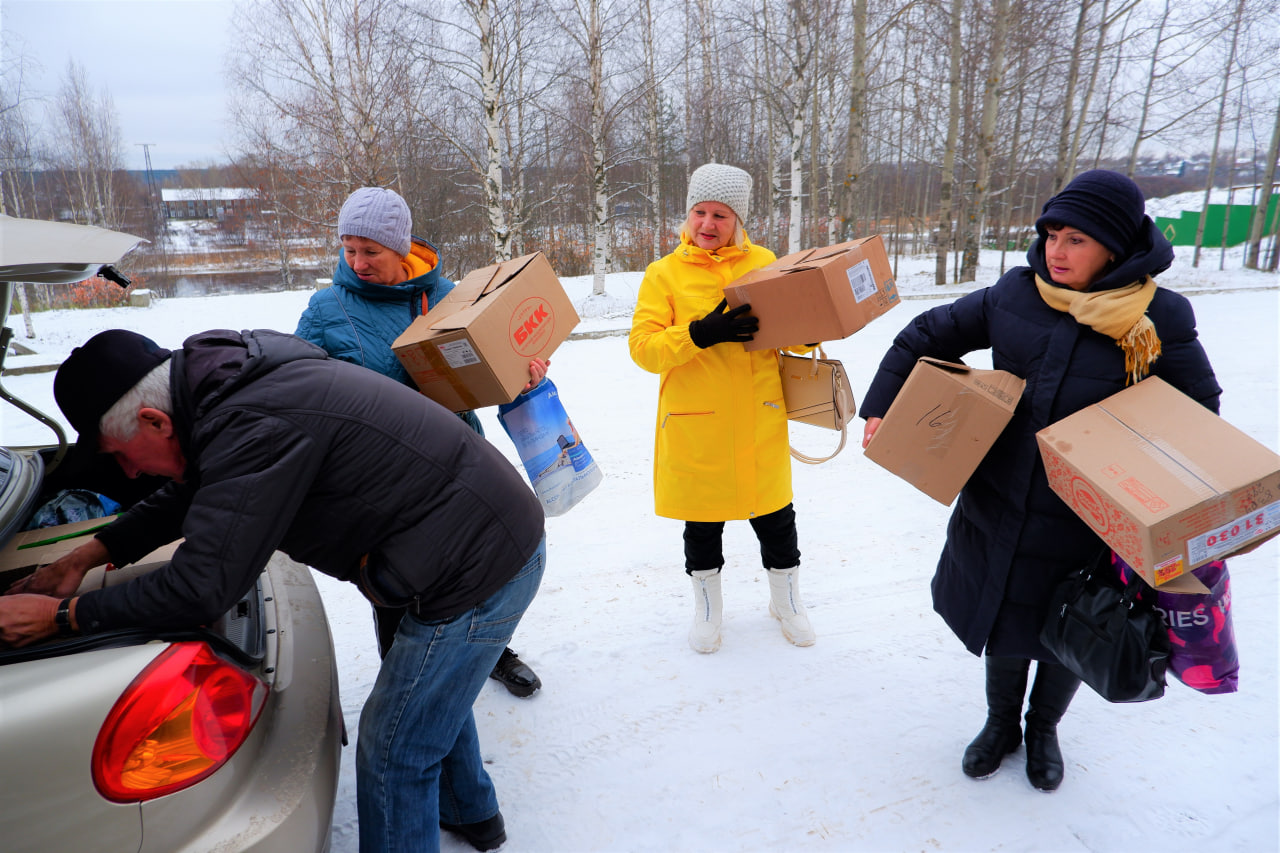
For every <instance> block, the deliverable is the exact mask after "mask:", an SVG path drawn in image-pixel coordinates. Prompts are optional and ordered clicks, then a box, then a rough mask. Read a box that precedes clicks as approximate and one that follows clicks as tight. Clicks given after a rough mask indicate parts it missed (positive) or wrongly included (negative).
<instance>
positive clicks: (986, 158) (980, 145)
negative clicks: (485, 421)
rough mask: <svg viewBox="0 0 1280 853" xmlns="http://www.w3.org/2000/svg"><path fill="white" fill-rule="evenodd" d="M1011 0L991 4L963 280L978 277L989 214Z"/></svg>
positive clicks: (961, 278)
mask: <svg viewBox="0 0 1280 853" xmlns="http://www.w3.org/2000/svg"><path fill="white" fill-rule="evenodd" d="M1009 2H1010V0H993V2H992V4H991V53H990V57H989V59H988V60H987V62H988V65H987V74H986V77H985V79H984V81H983V87H982V118H981V119H980V121H979V126H978V140H977V158H976V162H975V163H974V178H973V199H972V201H971V203H970V205H969V223H968V228H967V229H966V234H965V243H964V260H963V262H962V263H961V266H960V280H961V281H973V280H974V278H976V277H977V271H978V253H979V249H980V246H981V241H982V230H983V227H984V220H985V219H986V214H987V193H988V189H989V187H988V181H989V179H990V174H991V154H992V149H993V148H994V146H995V136H996V116H997V113H998V112H999V109H1000V86H1001V83H1002V82H1003V80H1004V47H1005V41H1006V39H1007V38H1008V34H1009Z"/></svg>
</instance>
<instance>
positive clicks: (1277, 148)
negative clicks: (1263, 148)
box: [1244, 102, 1280, 270]
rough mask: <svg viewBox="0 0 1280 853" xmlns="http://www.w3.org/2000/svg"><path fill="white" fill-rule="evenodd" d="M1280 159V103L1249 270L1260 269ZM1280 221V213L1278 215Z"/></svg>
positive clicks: (1255, 212) (1247, 262)
mask: <svg viewBox="0 0 1280 853" xmlns="http://www.w3.org/2000/svg"><path fill="white" fill-rule="evenodd" d="M1277 159H1280V102H1277V104H1276V120H1275V124H1274V126H1273V127H1272V128H1271V144H1270V145H1268V146H1267V153H1266V163H1267V165H1266V167H1265V169H1264V170H1263V173H1262V183H1261V186H1260V187H1259V192H1258V198H1257V200H1256V202H1255V204H1254V208H1253V220H1252V221H1251V222H1250V223H1249V245H1248V249H1247V251H1246V254H1245V262H1244V265H1245V266H1246V267H1248V268H1249V269H1254V270H1256V269H1258V254H1259V252H1260V250H1261V248H1262V232H1263V231H1265V230H1266V224H1267V209H1268V208H1269V207H1270V205H1271V192H1272V189H1273V188H1274V186H1275V180H1276V160H1277ZM1276 219H1277V220H1280V212H1278V213H1277V214H1276Z"/></svg>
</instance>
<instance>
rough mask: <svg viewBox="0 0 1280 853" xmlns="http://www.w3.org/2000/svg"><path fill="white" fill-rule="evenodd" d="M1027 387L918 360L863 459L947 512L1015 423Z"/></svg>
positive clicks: (1003, 376)
mask: <svg viewBox="0 0 1280 853" xmlns="http://www.w3.org/2000/svg"><path fill="white" fill-rule="evenodd" d="M1026 384H1027V383H1026V382H1025V381H1024V380H1022V379H1020V378H1018V377H1017V376H1014V375H1013V374H1012V373H1009V372H1008V371H1005V370H980V369H977V368H973V367H968V366H966V365H963V364H955V363H953V362H949V361H941V360H939V359H936V358H922V359H920V360H919V361H917V362H916V366H915V367H914V368H912V370H911V375H910V376H908V377H907V381H906V382H905V383H904V384H903V386H902V390H901V391H899V392H898V396H897V397H895V398H894V401H893V404H892V405H890V406H889V411H888V412H886V413H885V416H884V420H883V422H882V423H881V424H880V428H879V429H877V430H876V433H875V435H874V436H872V437H871V442H870V443H869V444H868V445H867V449H866V457H867V458H868V459H870V460H871V461H872V462H875V463H876V464H877V465H880V466H882V467H884V468H886V469H888V470H889V471H890V472H892V473H894V474H897V475H898V476H899V477H901V478H902V479H904V480H906V481H907V482H908V483H910V484H911V485H913V486H915V487H916V488H917V489H919V490H920V491H922V492H924V493H925V494H926V495H928V496H929V497H931V498H933V499H934V500H936V501H938V502H939V503H942V504H945V505H950V503H951V502H952V501H954V500H955V499H956V495H958V494H960V489H962V488H963V487H964V484H965V483H966V482H968V480H969V477H971V476H972V475H973V472H974V471H975V470H976V469H977V467H978V463H979V462H981V461H982V458H983V457H984V456H986V455H987V451H988V450H990V449H991V445H993V444H995V441H996V438H997V437H999V435H1000V433H1001V432H1002V431H1003V430H1004V428H1005V426H1006V425H1007V424H1008V423H1009V420H1010V419H1011V418H1012V417H1013V411H1014V409H1016V408H1017V407H1018V400H1019V399H1021V398H1022V389H1023V388H1025V387H1026Z"/></svg>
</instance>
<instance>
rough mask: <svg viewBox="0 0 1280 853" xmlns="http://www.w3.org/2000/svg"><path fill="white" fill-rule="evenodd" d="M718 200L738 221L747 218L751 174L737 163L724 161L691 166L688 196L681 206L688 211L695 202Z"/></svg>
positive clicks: (742, 221)
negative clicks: (731, 163)
mask: <svg viewBox="0 0 1280 853" xmlns="http://www.w3.org/2000/svg"><path fill="white" fill-rule="evenodd" d="M704 201H718V202H720V203H721V204H723V205H725V206H727V207H728V208H729V209H730V210H732V211H733V212H734V215H735V216H737V217H738V224H739V225H742V224H744V223H745V222H746V221H747V209H748V208H749V207H750V206H751V176H750V175H749V174H747V173H746V172H744V171H742V170H741V169H739V168H738V167H737V166H726V165H724V164H723V163H707V164H706V165H703V166H699V167H698V168H697V169H694V171H693V174H692V175H690V176H689V195H688V197H687V198H686V199H685V205H684V209H685V212H686V213H688V212H689V211H690V210H693V206H694V205H695V204H701V203H702V202H704Z"/></svg>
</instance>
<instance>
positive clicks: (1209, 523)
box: [1036, 376, 1280, 594]
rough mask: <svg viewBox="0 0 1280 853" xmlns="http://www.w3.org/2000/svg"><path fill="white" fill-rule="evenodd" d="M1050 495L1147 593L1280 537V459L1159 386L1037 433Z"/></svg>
mask: <svg viewBox="0 0 1280 853" xmlns="http://www.w3.org/2000/svg"><path fill="white" fill-rule="evenodd" d="M1036 440H1037V442H1038V443H1039V445H1040V455H1041V457H1043V459H1044V467H1045V472H1046V473H1047V474H1048V477H1049V485H1050V486H1051V487H1052V488H1053V490H1054V492H1056V493H1057V494H1058V496H1059V497H1060V498H1062V499H1063V501H1065V502H1066V504H1067V505H1068V506H1069V507H1071V509H1072V510H1074V511H1075V513H1076V515H1078V516H1080V518H1081V519H1083V520H1084V521H1085V522H1086V523H1087V524H1088V525H1089V526H1090V527H1091V528H1093V530H1094V531H1095V532H1096V533H1097V534H1098V536H1099V537H1100V538H1101V539H1102V540H1103V541H1104V542H1106V543H1107V544H1108V545H1110V546H1111V549H1112V550H1113V551H1115V552H1116V553H1117V554H1119V555H1120V556H1121V557H1122V558H1123V559H1124V561H1125V562H1126V563H1128V564H1129V565H1130V566H1132V567H1133V568H1134V570H1135V571H1137V572H1138V574H1140V575H1141V576H1142V578H1143V580H1145V581H1146V582H1147V583H1149V584H1151V585H1152V586H1158V587H1159V588H1160V589H1161V590H1165V591H1168V592H1183V593H1199V594H1203V593H1205V592H1208V590H1207V589H1205V586H1204V584H1202V583H1200V581H1199V580H1197V579H1196V577H1195V576H1194V575H1192V574H1190V572H1191V570H1192V569H1195V568H1198V567H1199V566H1203V565H1204V564H1205V563H1208V562H1210V561H1211V560H1217V559H1221V558H1223V557H1226V556H1227V555H1229V554H1238V553H1244V552H1246V551H1251V550H1253V549H1254V548H1256V547H1257V546H1258V545H1260V544H1262V543H1263V542H1265V541H1266V540H1268V539H1270V538H1271V537H1272V536H1275V535H1276V534H1277V533H1280V455H1277V454H1276V453H1274V452H1272V451H1271V450H1270V449H1268V448H1267V447H1265V446H1264V445H1262V444H1261V443H1259V442H1257V441H1255V440H1254V439H1253V438H1251V437H1250V436H1248V435H1246V434H1245V433H1243V432H1241V431H1240V430H1239V429H1237V428H1236V427H1234V426H1232V425H1231V424H1229V423H1227V422H1226V421H1224V420H1223V419H1222V418H1220V417H1218V416H1217V415H1215V414H1214V413H1213V412H1211V411H1209V410H1208V409H1206V408H1205V407H1204V406H1202V405H1200V404H1199V403H1198V402H1196V401H1195V400H1193V399H1191V398H1190V397H1188V396H1187V395H1186V394H1183V393H1182V392H1181V391H1179V390H1178V389H1176V388H1174V387H1173V386H1172V385H1170V384H1168V383H1167V382H1165V381H1163V380H1162V379H1160V378H1159V377H1157V376H1153V377H1150V378H1148V379H1144V380H1143V381H1142V382H1139V383H1138V384H1137V385H1132V386H1130V387H1128V388H1125V389H1124V390H1123V391H1120V392H1118V393H1116V394H1113V395H1111V396H1110V397H1108V398H1106V399H1105V400H1103V401H1101V402H1099V403H1095V404H1094V405H1092V406H1088V407H1086V408H1084V409H1081V410H1080V411H1078V412H1076V413H1075V414H1073V415H1069V416H1068V417H1066V418H1063V419H1062V420H1060V421H1058V422H1057V423H1054V424H1050V425H1049V426H1047V427H1045V428H1044V429H1042V430H1040V432H1038V433H1036Z"/></svg>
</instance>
